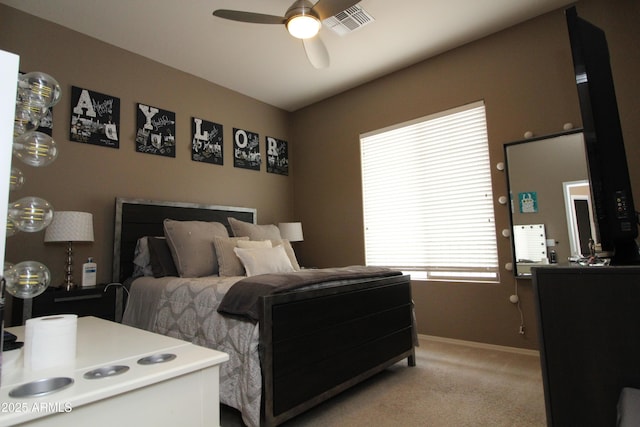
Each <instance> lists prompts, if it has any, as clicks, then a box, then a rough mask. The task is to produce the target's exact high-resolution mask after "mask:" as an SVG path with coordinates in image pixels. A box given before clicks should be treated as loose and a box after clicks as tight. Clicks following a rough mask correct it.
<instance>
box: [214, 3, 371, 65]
mask: <svg viewBox="0 0 640 427" xmlns="http://www.w3.org/2000/svg"><path fill="white" fill-rule="evenodd" d="M359 2H360V0H318V2H317V3H316V4H315V5H314V4H313V3H311V1H309V0H296V1H295V2H294V3H293V4H292V5H291V7H289V9H287V11H286V12H285V14H284V16H276V15H266V14H262V13H253V12H243V11H239V10H228V9H218V10H216V11H214V12H213V15H214V16H217V17H219V18H224V19H230V20H232V21H240V22H248V23H251V24H284V25H285V27H286V28H287V31H289V34H291V35H292V36H293V37H296V38H299V39H302V44H303V45H304V50H305V52H306V53H307V58H308V59H309V62H311V65H313V66H314V67H315V68H326V67H328V66H329V53H328V52H327V48H326V47H325V45H324V43H323V42H322V40H320V37H319V36H318V31H320V27H321V25H322V21H323V20H324V19H326V18H329V17H330V16H333V15H335V14H337V13H339V12H342V11H343V10H346V9H349V8H350V7H351V6H353V5H355V4H356V3H359Z"/></svg>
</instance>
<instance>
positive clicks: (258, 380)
mask: <svg viewBox="0 0 640 427" xmlns="http://www.w3.org/2000/svg"><path fill="white" fill-rule="evenodd" d="M240 279H242V277H218V276H211V277H203V278H191V279H190V278H177V277H165V278H161V279H154V278H153V277H141V278H138V279H136V280H135V281H134V282H133V283H132V285H131V289H130V294H129V299H128V302H127V308H126V310H125V313H124V315H123V319H122V323H124V324H126V325H130V326H134V327H137V328H140V329H145V330H148V331H151V332H155V333H159V334H162V335H168V336H170V337H174V338H179V339H182V340H185V341H189V342H192V343H194V344H196V345H200V346H203V347H208V348H213V349H215V350H219V351H223V352H225V353H227V354H228V355H229V360H228V361H227V362H225V363H223V364H222V365H221V366H220V401H221V402H222V403H224V404H225V405H228V406H231V407H233V408H236V409H238V410H239V411H240V412H241V413H242V419H243V421H244V422H245V424H246V425H247V426H249V427H254V426H258V425H259V424H260V402H261V401H260V399H261V395H262V376H261V371H260V358H259V354H258V341H259V326H258V324H257V323H255V322H252V321H249V320H247V319H240V318H232V317H229V316H224V315H222V314H220V313H218V311H217V308H218V305H219V304H220V301H221V300H222V297H223V296H224V295H225V294H226V292H227V291H228V290H229V288H230V287H231V286H232V285H233V284H234V283H235V282H237V281H238V280H240Z"/></svg>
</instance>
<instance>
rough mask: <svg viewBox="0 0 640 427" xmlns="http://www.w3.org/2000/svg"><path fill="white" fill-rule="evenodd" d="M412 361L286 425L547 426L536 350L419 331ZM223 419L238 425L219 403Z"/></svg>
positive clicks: (235, 417) (224, 423) (229, 426)
mask: <svg viewBox="0 0 640 427" xmlns="http://www.w3.org/2000/svg"><path fill="white" fill-rule="evenodd" d="M416 363H417V366H416V367H413V368H408V367H407V364H406V362H402V363H398V364H396V365H394V366H392V367H391V368H389V369H387V370H386V371H384V372H381V373H380V374H378V375H376V376H374V377H373V378H371V379H369V380H367V381H365V382H364V383H362V384H360V385H358V386H356V387H354V388H352V389H350V390H348V391H346V392H345V393H342V394H341V395H339V396H336V397H335V398H333V399H331V400H329V401H327V402H325V403H323V404H321V405H320V406H318V407H316V408H314V409H312V410H310V411H308V412H306V413H304V414H302V415H300V416H298V417H296V418H294V419H292V420H290V421H288V422H287V423H285V424H284V425H285V426H288V427H292V426H314V427H315V426H322V427H328V426H336V427H337V426H340V427H343V426H353V427H360V426H362V427H374V426H375V427H386V426H389V427H391V426H393V427H396V426H428V427H458V426H473V427H481V426H491V427H499V426H517V427H531V426H545V423H546V419H545V409H544V394H543V389H542V377H541V373H540V372H541V371H540V360H539V358H538V357H537V356H531V355H528V354H519V353H511V352H505V351H501V350H493V349H484V348H476V347H470V346H466V345H460V344H457V343H448V342H441V341H437V340H431V339H426V338H422V337H421V339H420V347H418V348H417V352H416ZM221 424H222V426H223V427H238V426H243V425H244V424H243V423H242V420H241V418H240V415H239V414H238V412H237V411H235V410H234V409H231V408H227V407H224V406H223V408H222V411H221Z"/></svg>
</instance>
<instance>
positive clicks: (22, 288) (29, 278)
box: [4, 261, 51, 298]
mask: <svg viewBox="0 0 640 427" xmlns="http://www.w3.org/2000/svg"><path fill="white" fill-rule="evenodd" d="M4 277H5V281H6V290H7V292H8V293H9V294H11V295H13V296H14V297H18V298H33V297H36V296H38V295H40V294H41V293H43V292H44V291H45V289H47V287H48V286H49V284H50V283H51V272H50V271H49V269H48V268H47V266H46V265H44V264H42V263H39V262H38V261H23V262H19V263H18V264H16V265H14V266H12V267H10V268H9V269H8V270H5V272H4Z"/></svg>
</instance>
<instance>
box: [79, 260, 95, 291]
mask: <svg viewBox="0 0 640 427" xmlns="http://www.w3.org/2000/svg"><path fill="white" fill-rule="evenodd" d="M97 272H98V265H97V264H96V263H95V262H93V258H91V257H89V259H88V260H87V262H85V263H84V264H82V287H83V288H89V287H92V286H95V285H96V274H97Z"/></svg>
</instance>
